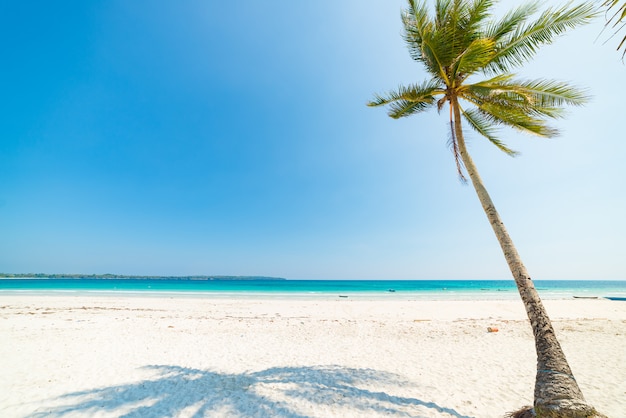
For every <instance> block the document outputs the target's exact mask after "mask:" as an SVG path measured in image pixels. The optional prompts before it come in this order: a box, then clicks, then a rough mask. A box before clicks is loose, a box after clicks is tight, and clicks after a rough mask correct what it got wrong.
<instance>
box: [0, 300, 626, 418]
mask: <svg viewBox="0 0 626 418" xmlns="http://www.w3.org/2000/svg"><path fill="white" fill-rule="evenodd" d="M545 305H546V308H547V310H548V313H549V314H550V317H551V318H552V321H553V325H554V327H555V329H556V332H557V335H558V338H559V341H560V342H561V345H562V346H563V349H564V351H565V354H566V355H567V358H568V360H569V363H570V366H571V367H572V370H573V373H574V375H575V376H576V379H577V381H578V383H579V385H580V387H581V389H582V391H583V393H584V394H585V396H586V398H587V400H588V401H589V402H590V403H591V404H593V405H594V406H595V407H596V408H597V409H598V410H599V411H601V412H603V413H604V414H606V415H607V416H609V417H617V418H619V417H626V412H624V411H626V357H625V353H626V352H625V349H626V302H620V301H609V300H606V299H576V300H574V299H567V300H546V301H545ZM488 328H492V329H493V328H497V330H498V331H497V332H489V331H488ZM0 338H1V341H2V342H1V343H0V370H2V378H1V379H0V416H2V417H120V416H125V417H285V418H286V417H297V418H304V417H457V418H458V417H472V418H479V417H499V416H502V415H503V414H504V413H506V412H508V411H512V410H515V409H517V408H519V407H521V406H523V405H528V404H532V399H533V398H532V397H533V388H534V375H535V370H536V366H535V361H536V357H535V351H534V341H533V337H532V333H531V329H530V326H529V324H528V320H527V319H526V316H525V312H524V308H523V306H522V303H521V301H519V300H486V301H485V300H483V301H471V300H468V301H424V300H361V299H359V300H353V299H350V298H334V299H333V298H328V299H310V300H307V299H297V300H290V299H289V298H211V297H184V296H167V297H165V296H151V297H140V296H114V297H113V296H98V295H91V296H86V295H77V296H68V295H61V296H33V295H28V294H10V295H6V294H0Z"/></svg>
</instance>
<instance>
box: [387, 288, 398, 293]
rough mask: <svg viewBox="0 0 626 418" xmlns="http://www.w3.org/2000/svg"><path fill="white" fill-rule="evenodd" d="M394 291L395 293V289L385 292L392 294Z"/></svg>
mask: <svg viewBox="0 0 626 418" xmlns="http://www.w3.org/2000/svg"><path fill="white" fill-rule="evenodd" d="M395 291H396V290H395V289H388V290H387V292H392V293H393V292H395Z"/></svg>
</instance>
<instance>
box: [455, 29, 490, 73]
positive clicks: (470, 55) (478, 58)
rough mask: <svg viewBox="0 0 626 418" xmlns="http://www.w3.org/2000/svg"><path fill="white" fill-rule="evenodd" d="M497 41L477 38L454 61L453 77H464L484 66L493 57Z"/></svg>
mask: <svg viewBox="0 0 626 418" xmlns="http://www.w3.org/2000/svg"><path fill="white" fill-rule="evenodd" d="M494 46H495V42H494V41H493V40H492V39H488V38H487V39H485V38H480V39H475V40H474V41H472V42H471V43H470V44H469V46H468V47H467V49H466V50H465V51H463V53H461V54H460V55H459V56H458V57H457V58H456V60H455V61H454V62H453V63H452V66H451V69H450V75H451V78H452V79H458V78H462V77H464V76H465V75H467V74H472V73H474V72H475V71H476V70H479V69H481V68H483V67H484V66H485V65H487V64H488V63H489V62H490V61H491V60H492V58H493V55H494V53H495V50H494Z"/></svg>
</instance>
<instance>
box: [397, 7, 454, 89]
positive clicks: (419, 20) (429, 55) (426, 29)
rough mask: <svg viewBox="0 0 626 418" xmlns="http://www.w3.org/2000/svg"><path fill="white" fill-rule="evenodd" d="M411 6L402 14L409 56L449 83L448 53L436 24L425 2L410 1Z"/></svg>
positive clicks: (404, 36)
mask: <svg viewBox="0 0 626 418" xmlns="http://www.w3.org/2000/svg"><path fill="white" fill-rule="evenodd" d="M409 5H410V7H409V9H407V10H405V11H404V12H403V13H402V23H403V26H404V34H403V38H404V41H405V42H406V44H407V47H408V49H409V54H410V55H411V58H413V59H414V60H415V61H417V62H421V63H422V64H424V65H425V66H426V68H427V69H428V71H429V72H430V73H431V74H433V75H435V76H437V77H439V78H440V79H441V80H444V81H447V80H448V77H447V75H446V72H445V66H446V65H445V62H444V60H445V59H446V57H445V55H446V54H448V52H447V49H446V48H445V43H444V42H442V41H441V39H440V38H441V37H440V35H439V34H438V32H437V30H436V26H435V23H434V22H432V21H431V20H430V19H429V16H428V8H427V7H426V4H425V3H424V2H423V1H420V2H417V0H409Z"/></svg>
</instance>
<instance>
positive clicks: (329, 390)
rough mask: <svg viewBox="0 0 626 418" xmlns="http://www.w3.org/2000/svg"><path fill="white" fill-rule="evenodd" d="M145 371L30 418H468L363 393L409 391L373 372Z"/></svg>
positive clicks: (390, 376) (447, 410) (392, 377)
mask: <svg viewBox="0 0 626 418" xmlns="http://www.w3.org/2000/svg"><path fill="white" fill-rule="evenodd" d="M144 369H150V370H152V371H154V372H156V373H157V377H156V378H154V379H149V380H143V381H140V382H136V383H131V384H125V385H118V386H110V387H105V388H97V389H92V390H87V391H81V392H74V393H68V394H66V395H63V396H61V397H60V398H58V399H56V400H55V401H56V402H55V404H56V405H57V406H53V407H50V408H39V411H38V412H35V413H33V414H32V415H30V416H29V417H31V418H39V417H44V416H45V417H62V416H69V415H71V416H92V415H96V414H99V415H108V414H110V416H119V417H126V418H130V417H134V418H139V417H142V418H143V417H174V416H187V417H194V418H199V417H207V416H228V417H279V418H309V417H311V416H314V415H319V414H320V413H321V415H319V416H325V415H328V413H330V414H333V412H331V410H330V408H332V409H333V410H335V411H337V410H339V411H341V410H344V411H349V413H351V414H358V415H359V416H368V415H370V414H374V415H380V416H389V417H393V416H404V417H406V416H410V417H420V416H422V415H420V414H423V413H427V412H428V413H430V414H432V412H435V411H436V412H439V413H442V414H447V415H448V416H452V417H456V418H472V417H469V416H467V415H461V414H459V413H458V412H456V411H455V410H453V409H450V408H444V407H442V406H439V405H437V404H436V403H433V402H426V401H422V400H420V399H415V398H408V397H401V396H394V395H390V394H388V393H385V392H383V391H376V390H371V389H366V388H364V387H365V386H369V387H389V386H390V385H392V386H396V387H406V386H407V385H409V386H412V384H411V383H410V382H408V381H406V380H404V379H403V378H402V377H401V376H399V375H396V374H392V373H387V372H382V371H376V370H371V369H351V368H345V367H337V366H329V367H276V368H270V369H266V370H262V371H258V372H246V373H241V374H227V373H217V372H213V371H209V370H200V369H192V368H185V367H179V366H146V367H144ZM59 404H61V406H58V405H59ZM325 408H326V409H325ZM343 408H346V409H343ZM307 411H308V412H307ZM324 411H327V413H326V414H325V413H324ZM309 413H310V414H312V415H309ZM334 414H336V412H335V413H334Z"/></svg>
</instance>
